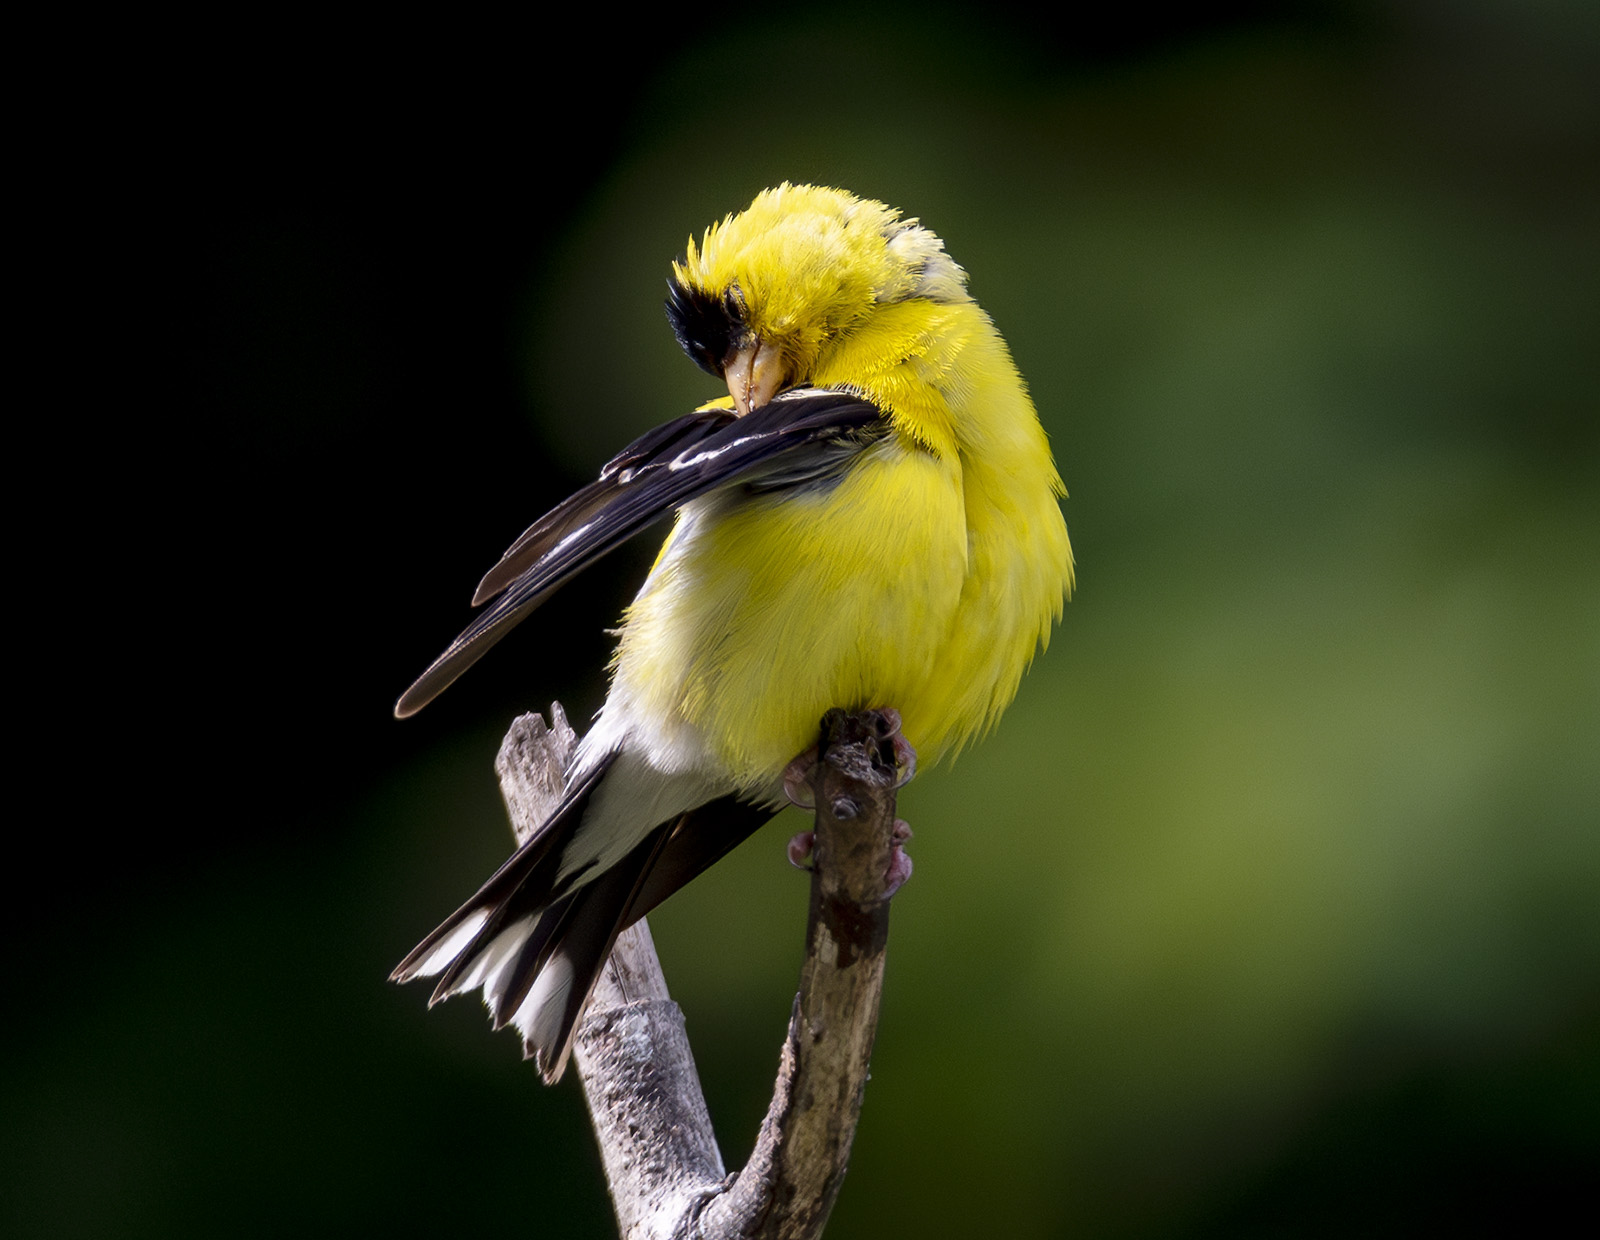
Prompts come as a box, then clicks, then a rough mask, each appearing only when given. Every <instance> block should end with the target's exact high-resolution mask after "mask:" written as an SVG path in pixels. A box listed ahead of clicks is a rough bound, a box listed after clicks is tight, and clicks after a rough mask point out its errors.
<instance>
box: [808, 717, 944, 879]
mask: <svg viewBox="0 0 1600 1240" xmlns="http://www.w3.org/2000/svg"><path fill="white" fill-rule="evenodd" d="M871 715H872V716H873V721H874V724H875V729H874V730H875V731H876V733H877V739H878V742H879V750H878V762H879V763H880V764H881V765H883V766H891V765H892V766H893V769H894V772H895V777H894V787H895V788H896V789H900V788H903V787H905V786H906V784H908V783H910V782H911V778H912V776H914V775H915V774H916V773H917V751H916V750H914V749H913V748H911V742H910V741H908V740H906V738H905V737H904V736H903V735H902V734H901V732H900V712H899V711H897V710H895V709H893V708H892V707H881V708H879V709H878V710H876V711H873V712H871ZM819 760H820V746H818V745H813V746H812V747H811V748H810V749H808V750H806V751H805V752H804V753H802V754H801V755H800V756H799V757H797V758H796V759H795V760H794V761H792V762H791V763H789V765H788V766H787V767H785V768H784V771H783V791H784V795H785V796H787V797H788V798H789V803H790V804H791V805H794V806H797V807H798V808H800V809H804V810H813V809H815V808H816V793H815V788H816V771H817V763H818V761H819ZM910 838H911V828H910V826H908V825H907V823H906V821H905V820H904V819H903V818H896V819H895V821H894V839H893V841H892V842H891V844H890V849H889V865H888V868H887V869H886V870H885V872H884V876H883V881H884V893H883V894H884V898H885V899H887V898H888V897H889V896H892V895H893V894H894V893H895V892H896V891H898V890H900V888H901V887H902V886H903V885H904V884H905V881H906V879H908V878H910V877H911V858H910V857H908V856H907V855H906V853H905V848H904V845H905V842H906V841H907V840H909V839H910ZM815 843H816V832H814V831H799V832H796V833H795V834H794V835H792V836H790V838H789V843H788V845H787V852H788V856H789V864H790V865H792V866H794V867H795V868H796V869H797V870H809V869H811V868H812V867H811V864H810V861H811V853H812V848H813V846H814V845H815Z"/></svg>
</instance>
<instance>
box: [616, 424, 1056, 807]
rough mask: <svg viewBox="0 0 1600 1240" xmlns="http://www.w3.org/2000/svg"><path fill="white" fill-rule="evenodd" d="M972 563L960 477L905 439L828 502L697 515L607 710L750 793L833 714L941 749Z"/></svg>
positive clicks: (722, 503)
mask: <svg viewBox="0 0 1600 1240" xmlns="http://www.w3.org/2000/svg"><path fill="white" fill-rule="evenodd" d="M967 556H968V536H967V520H966V511H965V501H964V496H963V492H962V476H961V471H960V468H959V465H958V464H957V463H956V462H955V461H954V460H941V459H939V458H936V457H935V456H933V455H932V454H930V453H928V452H926V451H924V450H922V449H920V448H917V447H914V446H913V447H907V446H906V445H905V444H904V443H903V442H902V441H900V440H898V439H895V438H891V439H889V440H887V441H885V442H884V443H882V444H880V445H878V446H876V447H874V448H872V449H870V450H869V451H868V452H867V453H865V454H864V455H863V456H862V458H861V459H859V460H858V461H856V462H855V463H854V464H853V465H852V466H851V467H850V469H849V470H848V471H847V473H846V474H845V475H844V477H843V478H842V479H840V480H839V481H838V483H837V484H836V485H833V486H831V487H827V488H816V489H812V490H798V491H787V492H777V493H774V494H772V495H770V496H748V495H745V494H744V493H743V492H742V490H740V489H737V488H735V489H733V490H732V491H730V492H726V493H724V494H722V495H719V496H713V497H711V498H709V499H707V500H703V501H700V502H698V503H697V504H694V505H691V506H690V507H688V508H687V509H685V510H684V512H683V513H682V514H681V515H680V516H679V519H678V524H677V526H676V527H675V528H674V530H673V533H672V536H671V538H669V540H668V542H667V544H666V546H665V547H664V548H663V549H662V554H661V558H660V559H659V560H658V561H657V564H656V567H655V569H654V570H653V571H652V572H651V575H650V578H649V580H648V581H647V582H646V583H645V586H644V589H643V590H642V591H641V592H640V594H639V597H638V598H637V599H635V600H634V602H633V604H632V606H631V607H630V608H629V610H628V614H627V618H626V623H625V625H624V629H623V634H622V640H621V643H620V645H619V647H618V650H617V657H616V663H615V669H614V673H613V693H612V703H611V704H608V707H607V709H608V711H609V710H610V709H612V707H613V706H614V705H617V704H620V703H621V702H626V707H627V710H628V713H629V715H630V716H631V717H632V718H633V719H634V720H635V721H637V722H638V723H639V724H640V725H642V726H643V727H644V728H646V729H648V730H650V731H652V732H653V733H655V736H654V742H655V744H656V746H657V747H659V748H661V749H663V750H664V751H666V750H670V751H671V752H673V753H675V754H677V755H679V756H680V760H681V759H682V758H684V757H687V756H688V755H689V754H692V753H694V752H696V751H698V752H699V753H700V754H701V755H703V757H702V758H701V759H700V760H701V761H703V762H705V763H706V764H708V765H709V766H710V768H711V769H713V770H715V771H716V772H718V774H719V775H721V776H724V777H726V778H728V779H729V780H730V782H731V783H732V784H733V785H734V786H736V787H738V788H740V789H741V790H745V791H750V792H761V791H766V790H768V789H770V788H771V786H772V784H773V781H774V780H775V778H776V777H777V776H778V774H779V773H780V772H781V771H782V769H783V767H784V766H785V765H786V764H787V763H788V762H789V760H790V759H791V758H793V757H795V756H796V755H797V754H799V753H800V752H802V751H803V750H804V749H806V748H807V747H809V746H810V745H812V744H814V743H815V741H816V736H817V725H818V721H819V720H820V719H821V717H822V715H823V713H824V712H825V711H827V710H828V709H829V708H831V707H835V706H839V707H844V708H846V709H860V708H864V707H870V706H893V707H896V708H897V709H898V710H899V711H900V712H901V717H902V720H903V723H904V731H905V735H906V738H907V739H908V740H909V741H910V742H911V744H912V745H913V746H919V745H921V744H923V743H924V741H925V740H926V741H930V742H931V741H934V740H935V739H936V738H937V737H938V736H939V735H940V734H941V733H943V732H945V731H946V730H947V729H946V728H945V727H943V726H942V725H941V723H940V722H939V721H937V720H935V719H934V718H933V717H932V712H933V711H934V710H936V709H939V708H940V707H941V706H945V705H948V703H947V702H946V701H943V700H942V699H945V698H947V697H948V694H947V693H944V692H935V691H933V690H932V689H931V687H930V682H933V681H935V680H936V679H937V678H938V677H939V676H940V675H941V672H943V674H944V675H948V674H949V672H948V669H942V668H941V659H942V657H943V655H944V652H945V651H946V648H947V647H948V645H949V643H950V639H951V633H952V627H953V625H954V624H955V621H956V617H957V613H958V610H959V608H960V606H961V599H962V594H963V588H964V586H965V584H966V578H967ZM1029 644H1030V646H1031V644H1032V640H1031V637H1030V643H1029Z"/></svg>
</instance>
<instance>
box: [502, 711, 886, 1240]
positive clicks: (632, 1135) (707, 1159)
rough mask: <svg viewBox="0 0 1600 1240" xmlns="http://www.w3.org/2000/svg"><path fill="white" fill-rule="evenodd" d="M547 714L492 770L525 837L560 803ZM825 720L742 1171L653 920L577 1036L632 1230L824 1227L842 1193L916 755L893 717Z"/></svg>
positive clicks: (558, 717) (747, 1237) (750, 1231)
mask: <svg viewBox="0 0 1600 1240" xmlns="http://www.w3.org/2000/svg"><path fill="white" fill-rule="evenodd" d="M551 718H552V725H551V726H550V727H548V728H547V727H546V726H545V724H544V721H543V720H542V719H540V718H539V716H537V715H525V716H523V717H522V718H521V719H518V720H517V721H516V722H515V723H514V724H513V725H512V728H511V731H510V732H509V733H508V734H507V736H506V740H505V743H504V745H503V746H502V747H501V751H500V757H499V760H498V762H497V764H496V765H497V770H498V771H499V773H500V781H501V791H502V793H503V794H504V796H505V798H506V805H507V808H508V810H509V812H510V814H511V820H512V823H513V825H514V827H515V829H516V831H517V835H518V839H519V842H520V840H522V839H523V838H525V837H526V835H527V834H528V833H529V832H530V831H532V830H533V829H534V828H535V827H537V826H538V825H539V824H540V823H541V822H542V821H543V820H544V818H545V816H546V815H547V814H548V813H549V811H550V809H551V808H552V807H553V805H554V803H555V801H556V800H558V799H559V797H560V791H561V779H562V772H563V771H564V770H565V768H566V764H567V761H568V759H569V757H570V755H571V752H572V749H573V747H574V745H575V744H576V737H575V735H574V734H573V732H572V729H571V728H570V727H569V726H567V722H566V718H565V716H564V715H563V714H562V712H561V708H560V706H559V705H556V706H554V707H552V711H551ZM823 723H824V729H823V739H822V744H821V745H820V746H819V750H818V753H817V756H816V758H815V761H814V767H813V770H812V773H811V776H810V782H811V791H812V795H813V796H814V797H815V804H816V807H817V819H816V833H815V849H814V858H815V861H814V865H813V872H812V880H811V910H810V917H809V922H808V926H807V931H806V958H805V963H804V966H803V968H802V970H801V983H800V993H799V994H798V995H797V996H796V998H795V1006H794V1011H793V1014H792V1016H791V1017H790V1021H789V1031H788V1036H787V1038H786V1039H785V1041H784V1045H783V1049H782V1053H781V1057H780V1063H779V1070H778V1079H777V1084H776V1087H775V1089H774V1092H773V1098H772V1103H771V1105H770V1107H769V1108H768V1111H767V1116H766V1119H765V1120H764V1121H763V1123H762V1126H761V1133H760V1136H759V1138H758V1139H757V1142H756V1147H755V1149H754V1151H753V1152H752V1153H751V1156H750V1161H749V1163H748V1164H747V1165H746V1167H745V1168H744V1170H743V1171H741V1172H740V1173H739V1174H738V1175H737V1176H735V1177H732V1178H726V1177H725V1176H724V1174H723V1165H722V1158H721V1155H720V1154H719V1153H718V1151H717V1145H716V1139H715V1136H714V1134H713V1132H712V1128H711V1122H710V1118H709V1116H708V1115H707V1113H706V1106H705V1098H704V1095H703V1094H702V1092H701V1089H700V1082H699V1076H698V1074H697V1072H696V1070H695V1066H694V1060H693V1057H692V1055H691V1053H690V1051H689V1045H688V1041H687V1038H686V1037H685V1035H684V1023H683V1014H682V1012H681V1011H680V1010H679V1009H678V1007H677V1005H676V1004H674V1003H673V1002H672V1000H671V999H670V997H669V996H668V993H667V988H666V982H665V979H664V978H663V977H662V974H661V965H660V962H659V961H658V960H657V958H656V954H655V947H654V944H653V943H652V942H651V940H650V934H649V930H648V927H647V926H646V925H645V923H644V922H643V921H640V922H639V923H638V924H637V925H635V926H634V927H632V928H631V929H630V930H627V931H625V932H624V933H623V935H622V936H621V937H620V938H619V939H618V940H617V946H616V948H615V950H614V951H613V952H612V956H611V960H610V961H609V962H608V963H607V965H606V968H605V971H604V972H603V974H602V975H601V979H600V982H599V984H598V986H597V987H596V989H595V994H594V997H593V1000H592V1001H591V1003H590V1006H589V1010H588V1012H587V1014H586V1015H585V1017H584V1020H583V1024H582V1026H581V1027H580V1029H579V1033H578V1038H577V1044H576V1048H575V1058H576V1061H577V1065H578V1071H579V1074H580V1076H581V1077H582V1079H583V1085H584V1093H585V1095H586V1097H587V1099H588V1102H589V1112H590V1116H591V1118H592V1119H593V1121H594V1126H595V1133H596V1136H597V1137H598V1138H599V1141H600V1149H601V1156H602V1159H603V1161H604V1163H605V1169H606V1179H607V1182H608V1183H609V1184H610V1186H611V1194H612V1199H613V1201H614V1203H615V1205H616V1209H617V1220H618V1224H619V1226H620V1229H621V1234H622V1235H623V1237H625V1238H626V1240H645V1238H647V1237H648V1238H660V1240H666V1238H667V1237H671V1236H685V1235H695V1236H702V1237H707V1238H708V1240H735V1238H737V1240H754V1238H755V1237H785V1238H789V1240H800V1238H802V1237H816V1236H820V1235H821V1234H822V1229H823V1227H824V1226H825V1224H826V1223H827V1219H828V1214H829V1212H830V1211H831V1210H832V1208H833V1203H834V1201H835V1199H836V1198H837V1197H838V1193H839V1187H840V1185H841V1184H842V1183H843V1180H844V1173H845V1168H846V1166H847V1164H848V1162H849V1157H850V1146H851V1142H852V1140H853V1139H854V1136H855V1129H856V1121H857V1119H858V1117H859V1115H860V1109H861V1098H862V1093H863V1090H864V1089H865V1086H866V1080H867V1067H868V1060H869V1058H870V1056H871V1053H872V1043H873V1039H874V1037H875V1035H876V1032H877V1022H878V1003H879V998H880V995H881V993H882V986H883V968H884V951H885V948H886V946H887V943H888V933H889V899H890V897H891V896H892V895H893V893H894V891H895V889H896V888H897V887H898V886H899V884H900V883H901V882H903V881H904V879H905V877H906V875H907V874H909V872H910V863H909V861H908V860H907V859H906V858H905V857H904V856H903V855H902V854H901V852H900V844H901V842H902V841H903V839H904V838H905V835H904V826H903V824H897V823H896V821H895V816H894V805H895V792H896V789H897V787H898V786H899V784H900V783H901V782H903V779H902V776H901V771H902V770H903V769H908V768H909V765H910V761H911V755H910V751H909V748H908V747H906V746H905V744H904V742H903V741H902V740H901V739H900V738H899V736H898V728H899V719H898V717H897V716H896V715H895V714H894V712H893V711H869V712H865V713H863V714H862V715H858V716H847V715H845V714H843V712H840V711H831V712H829V715H828V718H827V719H825V720H824V721H823ZM809 760H810V759H809V757H808V758H807V759H802V760H797V761H809Z"/></svg>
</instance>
